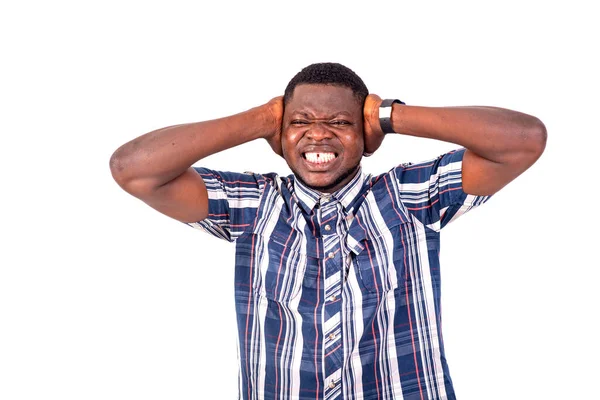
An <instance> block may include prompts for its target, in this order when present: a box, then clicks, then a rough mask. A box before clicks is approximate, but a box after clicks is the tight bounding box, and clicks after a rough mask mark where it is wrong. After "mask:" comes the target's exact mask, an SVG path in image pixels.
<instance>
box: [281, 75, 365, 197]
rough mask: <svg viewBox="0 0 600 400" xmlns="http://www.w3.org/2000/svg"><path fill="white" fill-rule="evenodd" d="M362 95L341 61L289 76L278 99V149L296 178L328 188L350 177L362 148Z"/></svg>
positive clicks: (361, 85) (362, 86) (357, 79)
mask: <svg viewBox="0 0 600 400" xmlns="http://www.w3.org/2000/svg"><path fill="white" fill-rule="evenodd" d="M368 94H369V91H368V89H367V87H366V86H365V84H364V82H363V81H362V79H360V77H358V75H356V74H355V73H354V72H353V71H352V70H350V69H349V68H347V67H345V66H343V65H341V64H336V63H320V64H312V65H309V66H308V67H306V68H304V69H303V70H302V71H300V72H299V73H298V74H297V75H296V76H295V77H294V78H292V80H291V81H290V83H289V84H288V86H287V88H286V89H285V94H284V98H283V101H284V115H283V126H282V148H283V156H284V158H285V160H286V161H287V163H288V165H289V166H290V169H291V170H292V171H293V172H294V174H295V175H296V178H297V179H299V180H300V181H302V182H303V183H304V184H306V185H307V186H309V187H311V188H313V189H316V190H320V191H322V192H329V193H330V192H334V191H335V190H337V189H339V188H341V187H343V186H344V185H345V184H346V183H348V182H349V181H350V180H351V179H352V177H353V176H354V175H355V173H356V171H357V170H358V166H359V164H360V160H361V159H362V155H363V151H364V140H363V105H364V101H365V98H366V97H367V95H368Z"/></svg>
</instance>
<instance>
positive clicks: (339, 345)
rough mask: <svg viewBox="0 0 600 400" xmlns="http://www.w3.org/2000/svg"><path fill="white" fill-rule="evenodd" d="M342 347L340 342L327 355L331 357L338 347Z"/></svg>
mask: <svg viewBox="0 0 600 400" xmlns="http://www.w3.org/2000/svg"><path fill="white" fill-rule="evenodd" d="M340 347H342V345H341V344H338V345H337V346H336V347H335V348H334V349H333V350H331V351H330V352H329V353H327V354H325V357H329V356H330V355H332V354H333V352H334V351H336V350H337V349H339V348H340Z"/></svg>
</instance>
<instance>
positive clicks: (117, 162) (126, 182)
mask: <svg viewBox="0 0 600 400" xmlns="http://www.w3.org/2000/svg"><path fill="white" fill-rule="evenodd" d="M131 163H132V162H131V160H130V158H129V157H128V156H127V154H126V152H125V151H124V149H123V147H120V148H118V149H117V150H116V151H115V152H114V153H113V154H112V156H111V157H110V161H109V167H110V173H111V174H112V177H113V179H114V180H115V182H117V184H118V185H119V186H120V187H121V188H122V189H123V190H125V191H126V192H128V193H130V194H132V195H134V196H135V195H136V194H135V193H136V192H138V191H139V189H140V188H139V187H138V186H139V185H138V184H136V181H137V180H136V179H135V177H134V176H133V175H132V174H131Z"/></svg>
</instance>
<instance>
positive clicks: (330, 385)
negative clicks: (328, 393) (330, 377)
mask: <svg viewBox="0 0 600 400" xmlns="http://www.w3.org/2000/svg"><path fill="white" fill-rule="evenodd" d="M334 387H335V382H334V381H331V382H330V383H329V389H333V388H334Z"/></svg>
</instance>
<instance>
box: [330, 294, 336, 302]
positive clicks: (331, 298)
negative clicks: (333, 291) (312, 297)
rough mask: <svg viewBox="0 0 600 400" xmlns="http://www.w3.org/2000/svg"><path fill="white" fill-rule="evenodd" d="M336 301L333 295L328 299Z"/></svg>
mask: <svg viewBox="0 0 600 400" xmlns="http://www.w3.org/2000/svg"><path fill="white" fill-rule="evenodd" d="M336 300H337V297H336V296H335V295H333V296H331V297H330V298H329V301H336Z"/></svg>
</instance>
